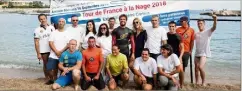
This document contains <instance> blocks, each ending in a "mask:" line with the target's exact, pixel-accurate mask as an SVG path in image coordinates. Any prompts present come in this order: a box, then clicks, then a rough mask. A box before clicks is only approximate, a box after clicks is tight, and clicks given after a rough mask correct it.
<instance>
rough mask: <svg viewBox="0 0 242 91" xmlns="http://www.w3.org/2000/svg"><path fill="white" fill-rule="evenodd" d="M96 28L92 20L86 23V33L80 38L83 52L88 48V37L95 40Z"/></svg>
mask: <svg viewBox="0 0 242 91" xmlns="http://www.w3.org/2000/svg"><path fill="white" fill-rule="evenodd" d="M96 33H97V32H96V27H95V23H94V21H93V20H89V21H87V23H86V32H85V33H84V34H85V35H84V36H83V38H82V49H83V50H85V49H87V47H88V44H87V41H88V38H89V37H91V36H92V37H95V38H96V36H95V35H96Z"/></svg>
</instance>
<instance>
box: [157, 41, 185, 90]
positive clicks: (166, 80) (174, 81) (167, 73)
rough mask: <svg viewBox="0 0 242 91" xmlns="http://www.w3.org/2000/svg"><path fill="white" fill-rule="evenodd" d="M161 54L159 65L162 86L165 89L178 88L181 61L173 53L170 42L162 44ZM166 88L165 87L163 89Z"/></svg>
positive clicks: (158, 58) (158, 60)
mask: <svg viewBox="0 0 242 91" xmlns="http://www.w3.org/2000/svg"><path fill="white" fill-rule="evenodd" d="M160 51H161V55H159V56H158V57H157V67H158V72H159V75H160V76H159V79H160V82H161V86H162V87H163V88H167V89H165V90H178V87H179V82H178V73H179V72H181V63H180V60H179V58H178V56H177V55H176V54H174V53H173V51H172V47H171V46H170V45H169V44H165V45H163V46H161V50H160ZM163 90H164V89H163Z"/></svg>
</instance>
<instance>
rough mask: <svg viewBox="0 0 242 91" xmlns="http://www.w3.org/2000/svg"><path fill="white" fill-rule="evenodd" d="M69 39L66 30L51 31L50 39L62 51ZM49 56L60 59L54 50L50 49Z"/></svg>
mask: <svg viewBox="0 0 242 91" xmlns="http://www.w3.org/2000/svg"><path fill="white" fill-rule="evenodd" d="M69 39H70V38H68V35H67V32H66V31H63V32H60V31H58V30H56V31H54V32H52V33H51V35H50V39H49V41H52V42H53V43H54V46H55V48H56V50H58V51H61V50H62V49H63V48H65V46H66V45H67V44H68V43H69ZM49 57H50V58H53V59H59V58H58V57H57V56H56V54H55V52H54V51H53V50H51V51H50V56H49Z"/></svg>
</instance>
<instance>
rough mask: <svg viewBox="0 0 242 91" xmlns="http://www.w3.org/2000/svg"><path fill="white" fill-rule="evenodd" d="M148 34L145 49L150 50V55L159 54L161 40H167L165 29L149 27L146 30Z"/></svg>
mask: <svg viewBox="0 0 242 91" xmlns="http://www.w3.org/2000/svg"><path fill="white" fill-rule="evenodd" d="M146 33H147V37H148V38H147V41H146V44H145V48H148V49H149V50H150V53H154V54H159V53H160V46H161V40H167V39H168V38H167V31H166V30H165V28H163V27H161V26H159V27H158V28H153V27H149V28H147V30H146Z"/></svg>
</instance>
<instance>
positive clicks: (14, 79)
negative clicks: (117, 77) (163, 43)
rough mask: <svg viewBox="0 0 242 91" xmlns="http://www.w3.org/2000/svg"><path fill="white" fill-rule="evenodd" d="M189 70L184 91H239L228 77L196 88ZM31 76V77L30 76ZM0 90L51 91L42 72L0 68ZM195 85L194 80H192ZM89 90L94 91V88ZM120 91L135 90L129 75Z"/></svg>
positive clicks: (211, 79)
mask: <svg viewBox="0 0 242 91" xmlns="http://www.w3.org/2000/svg"><path fill="white" fill-rule="evenodd" d="M188 70H190V69H189V68H186V73H185V84H184V88H183V89H182V91H183V90H184V91H185V90H233V91H234V90H238V91H239V90H240V88H241V85H240V79H237V78H235V79H231V78H229V77H224V78H223V77H222V78H221V77H216V76H210V75H209V74H208V75H206V81H207V86H205V87H202V86H196V85H194V84H191V83H190V72H189V71H188ZM30 74H31V75H30ZM0 80H1V81H2V83H0V90H51V89H50V85H45V84H44V83H45V80H44V74H43V72H42V70H26V69H10V68H0ZM193 80H194V83H195V78H193ZM60 90H74V88H73V87H72V85H69V86H67V87H64V88H61V89H60ZM89 90H96V89H95V88H94V87H91V88H89ZM106 90H108V89H107V87H106ZM122 90H135V83H134V82H133V75H130V81H129V82H128V84H127V85H126V86H125V88H123V89H122Z"/></svg>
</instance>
